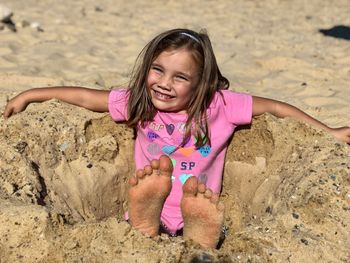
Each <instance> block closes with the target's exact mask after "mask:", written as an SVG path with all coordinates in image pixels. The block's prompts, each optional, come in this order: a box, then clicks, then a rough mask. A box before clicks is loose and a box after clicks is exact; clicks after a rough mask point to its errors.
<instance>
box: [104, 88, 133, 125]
mask: <svg viewBox="0 0 350 263" xmlns="http://www.w3.org/2000/svg"><path fill="white" fill-rule="evenodd" d="M127 91H128V90H127V89H113V90H111V92H110V93H109V97H108V110H109V114H110V115H111V117H112V119H113V120H115V121H125V120H126V119H127V116H128V114H127V113H128V100H129V95H128V92H127Z"/></svg>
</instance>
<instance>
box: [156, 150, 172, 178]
mask: <svg viewBox="0 0 350 263" xmlns="http://www.w3.org/2000/svg"><path fill="white" fill-rule="evenodd" d="M159 170H160V173H161V174H162V175H168V176H171V174H172V172H173V164H172V162H171V160H170V158H169V157H168V156H166V155H162V156H161V157H160V158H159Z"/></svg>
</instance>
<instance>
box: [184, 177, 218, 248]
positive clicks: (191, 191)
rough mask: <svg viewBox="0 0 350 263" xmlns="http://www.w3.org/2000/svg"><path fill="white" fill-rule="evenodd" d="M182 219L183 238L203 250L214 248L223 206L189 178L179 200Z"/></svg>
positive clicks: (209, 192)
mask: <svg viewBox="0 0 350 263" xmlns="http://www.w3.org/2000/svg"><path fill="white" fill-rule="evenodd" d="M181 210H182V216H183V218H184V232H183V233H184V237H185V238H189V239H192V240H194V241H195V242H197V243H199V244H200V245H201V246H202V247H205V248H216V246H217V244H218V242H219V239H220V234H221V228H222V224H223V220H224V205H223V204H222V203H221V202H219V195H218V194H213V193H212V191H211V190H209V189H206V186H205V185H204V184H199V183H198V179H197V178H196V177H194V176H193V177H190V178H189V179H188V180H187V181H186V183H185V184H184V186H183V198H182V200H181Z"/></svg>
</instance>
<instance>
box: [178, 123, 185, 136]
mask: <svg viewBox="0 0 350 263" xmlns="http://www.w3.org/2000/svg"><path fill="white" fill-rule="evenodd" d="M185 128H186V123H179V124H178V125H177V129H178V131H179V133H181V134H184V133H185V131H186V129H185Z"/></svg>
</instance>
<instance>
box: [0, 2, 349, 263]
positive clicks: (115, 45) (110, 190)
mask: <svg viewBox="0 0 350 263" xmlns="http://www.w3.org/2000/svg"><path fill="white" fill-rule="evenodd" d="M3 4H4V5H5V4H6V6H7V7H9V8H10V9H11V10H12V11H13V13H14V15H13V16H12V21H13V22H14V23H15V25H16V29H17V31H16V32H13V31H12V30H11V29H10V28H8V27H7V26H3V25H2V24H1V27H0V29H1V30H0V39H1V45H0V108H1V111H2V110H3V108H4V106H5V105H6V101H7V100H8V98H11V97H13V96H14V95H16V94H17V93H18V92H20V91H23V90H26V89H29V88H32V87H43V86H54V85H83V86H87V87H91V88H98V89H110V87H111V86H125V85H127V81H128V77H129V72H130V70H131V69H132V67H133V63H134V61H135V59H136V57H137V55H138V53H139V52H140V51H141V49H142V48H143V46H144V45H145V44H146V43H147V42H148V41H149V40H150V39H151V38H152V37H153V36H155V35H156V34H158V33H160V32H162V31H164V30H167V29H169V28H174V27H188V28H192V29H194V30H199V29H201V28H206V29H207V31H208V33H209V35H210V37H211V40H212V43H213V47H214V50H215V53H216V55H217V59H218V64H219V65H220V68H221V70H222V73H223V74H224V75H225V76H226V77H227V78H228V79H229V80H230V82H231V89H232V90H236V91H240V92H248V93H250V94H253V95H257V96H263V97H269V98H274V99H278V100H282V101H286V102H289V103H291V104H293V105H295V106H297V107H299V108H301V109H303V110H304V111H306V112H307V113H309V114H311V115H313V116H315V117H316V118H318V119H319V120H321V121H323V122H325V123H327V124H328V125H330V126H334V127H336V126H344V125H350V120H349V116H350V107H349V104H350V88H349V83H350V42H349V41H347V40H345V39H340V38H333V37H329V36H325V35H323V34H321V33H320V32H319V30H320V29H329V28H332V27H334V26H336V25H344V26H350V16H349V13H350V4H349V1H347V0H339V1H317V0H309V1H302V0H296V1H283V0H272V1H252V0H251V1H243V0H237V1H199V0H197V1H196V0H195V1H187V2H185V1H158V0H152V1H128V2H125V1H119V0H118V1H117V0H113V1H112V0H102V1H98V2H97V1H92V0H86V1H69V0H62V1H53V0H47V1H35V0H12V1H8V2H7V3H3ZM0 132H1V136H0V262H1V263H3V262H350V252H349V251H350V236H349V233H350V177H349V176H350V162H349V160H350V148H349V146H348V145H346V144H344V143H341V142H338V141H336V140H335V139H334V138H333V137H331V136H330V135H329V134H326V133H324V132H323V131H321V130H319V129H316V128H314V127H311V126H309V125H307V124H303V123H300V122H298V121H295V120H292V119H277V118H275V117H273V116H270V115H263V116H261V117H259V118H255V119H254V121H253V124H252V125H251V126H250V127H243V128H242V129H239V130H238V131H237V132H236V133H235V135H234V137H233V139H232V142H231V143H230V146H229V150H228V154H227V159H226V165H225V173H224V187H223V192H222V200H223V201H224V203H225V205H226V215H225V224H226V225H227V226H228V227H229V234H228V237H227V238H226V240H225V242H224V243H223V244H222V246H221V248H220V249H218V250H214V249H213V250H203V249H201V248H200V247H199V246H198V245H196V244H194V243H192V242H190V241H187V240H184V239H182V238H181V237H177V238H170V237H168V236H166V235H162V236H159V237H156V238H154V239H150V238H147V237H144V236H143V235H141V234H140V233H138V232H137V231H135V230H133V229H131V227H130V226H129V225H128V224H127V223H126V222H124V220H123V218H122V215H123V211H125V209H127V203H126V193H127V189H128V185H127V179H128V177H129V176H130V175H132V173H133V166H134V164H133V150H132V149H133V132H132V130H130V129H128V128H127V127H126V126H125V125H123V124H115V123H114V122H113V121H112V120H111V119H110V117H109V116H108V114H101V113H93V112H90V111H87V110H85V109H80V108H77V107H75V106H71V105H68V104H66V103H63V102H60V101H57V100H51V101H47V102H45V103H41V104H31V105H29V106H28V108H27V109H26V111H24V112H22V113H20V114H17V115H15V116H13V117H11V118H10V119H9V120H4V119H3V118H1V119H0Z"/></svg>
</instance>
